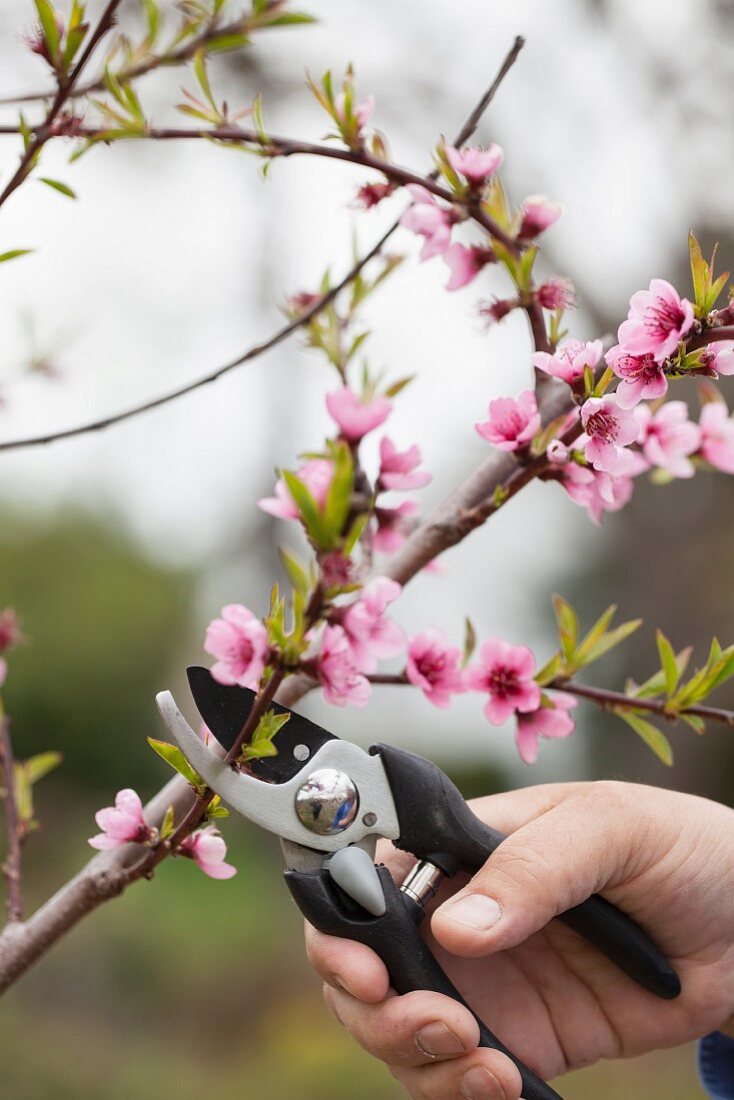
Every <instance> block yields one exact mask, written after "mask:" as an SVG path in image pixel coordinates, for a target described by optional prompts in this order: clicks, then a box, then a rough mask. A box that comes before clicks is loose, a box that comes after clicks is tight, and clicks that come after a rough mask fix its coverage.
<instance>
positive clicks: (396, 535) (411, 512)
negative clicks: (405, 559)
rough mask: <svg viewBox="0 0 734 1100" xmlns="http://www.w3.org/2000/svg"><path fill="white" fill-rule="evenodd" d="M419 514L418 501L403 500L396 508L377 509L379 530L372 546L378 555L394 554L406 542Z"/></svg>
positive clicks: (374, 536) (380, 507) (376, 515)
mask: <svg viewBox="0 0 734 1100" xmlns="http://www.w3.org/2000/svg"><path fill="white" fill-rule="evenodd" d="M419 512H420V505H419V504H418V501H417V500H403V501H401V503H400V504H398V505H396V507H395V508H385V507H383V506H382V505H380V506H379V507H377V508H375V519H376V520H377V530H376V531H375V534H374V535H373V537H372V546H373V547H374V549H375V550H376V551H377V553H378V554H394V553H395V551H396V550H398V549H399V548H400V547H401V546H402V545H403V543H404V542H405V539H406V538H407V536H408V534H409V533H410V531H411V530H412V528H413V520H414V518H415V516H417V514H418V513H419Z"/></svg>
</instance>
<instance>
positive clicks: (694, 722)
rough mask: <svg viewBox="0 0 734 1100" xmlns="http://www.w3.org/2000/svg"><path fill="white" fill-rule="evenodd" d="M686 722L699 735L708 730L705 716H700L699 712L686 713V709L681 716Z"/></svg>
mask: <svg viewBox="0 0 734 1100" xmlns="http://www.w3.org/2000/svg"><path fill="white" fill-rule="evenodd" d="M680 717H681V718H682V719H683V721H684V722H687V724H688V725H689V726H690V727H691V729H692V730H694V731H695V732H696V733H697V734H699V736H700V735H701V734H703V733H705V732H706V723H705V722H704V720H703V718H700V717H699V716H698V715H697V714H686V713H685V711H683V713H682V714H681V716H680Z"/></svg>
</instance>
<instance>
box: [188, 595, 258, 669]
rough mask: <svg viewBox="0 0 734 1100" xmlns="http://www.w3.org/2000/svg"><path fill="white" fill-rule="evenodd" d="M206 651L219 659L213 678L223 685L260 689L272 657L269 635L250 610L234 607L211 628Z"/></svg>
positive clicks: (223, 611) (210, 625) (237, 605)
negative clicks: (268, 657)
mask: <svg viewBox="0 0 734 1100" xmlns="http://www.w3.org/2000/svg"><path fill="white" fill-rule="evenodd" d="M204 649H205V650H206V652H207V653H210V654H211V655H212V657H216V658H217V661H216V664H214V665H213V666H212V676H213V677H214V679H215V680H218V681H219V683H220V684H239V685H240V687H246V688H252V689H256V688H257V686H258V684H259V682H260V677H261V676H262V674H263V671H264V669H265V662H266V660H267V656H268V633H267V630H266V629H265V627H264V626H263V624H262V623H261V622H260V620H259V619H258V618H256V617H255V616H254V615H253V613H252V612H251V611H249V610H248V609H247V608H246V607H243V605H242V604H240V603H230V604H227V606H226V607H223V608H222V616H221V618H219V619H214V620H213V622H211V623H210V624H209V626H208V627H207V631H206V638H205V640H204Z"/></svg>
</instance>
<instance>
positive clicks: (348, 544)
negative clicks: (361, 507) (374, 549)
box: [344, 512, 370, 554]
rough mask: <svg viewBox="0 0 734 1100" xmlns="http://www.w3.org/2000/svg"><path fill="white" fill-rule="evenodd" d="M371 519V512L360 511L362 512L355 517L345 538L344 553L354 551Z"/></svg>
mask: <svg viewBox="0 0 734 1100" xmlns="http://www.w3.org/2000/svg"><path fill="white" fill-rule="evenodd" d="M369 521H370V514H369V512H360V514H359V515H358V516H357V518H356V519H355V521H354V523H353V524H352V526H351V527H350V528H349V532H348V534H347V537H346V539H345V540H344V553H345V554H351V553H352V551H353V550H354V547H355V546H356V545H357V543H358V542H359V540H360V539H361V538H362V535H363V534H364V532H365V529H366V527H367V524H368V523H369Z"/></svg>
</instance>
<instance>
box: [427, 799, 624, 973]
mask: <svg viewBox="0 0 734 1100" xmlns="http://www.w3.org/2000/svg"><path fill="white" fill-rule="evenodd" d="M620 787H622V785H621V784H616V783H598V784H594V785H593V787H591V788H589V789H587V792H585V793H584V794H581V795H579V796H576V797H572V798H569V799H566V800H565V801H563V802H561V803H560V804H559V805H557V806H555V807H554V808H553V809H551V810H549V811H548V812H547V813H545V814H543V815H542V816H541V817H538V818H536V819H535V820H534V821H531V822H530V823H529V824H527V825H524V826H523V827H522V828H520V829H518V830H517V831H516V832H514V833H512V834H511V835H510V836H509V837H508V838H507V840H505V841H503V842H502V844H501V845H500V846H499V848H497V850H496V851H495V852H493V853H492V855H491V856H490V858H489V859H488V860H487V862H486V863H485V865H484V867H482V869H481V871H479V872H478V873H477V874H476V875H475V876H474V878H473V879H472V880H471V882H470V883H469V884H468V886H466V887H465V888H464V889H463V890H460V891H459V892H458V893H457V894H455V895H454V896H453V897H452V898H450V899H449V900H448V901H446V902H445V903H444V904H443V905H442V906H440V908H438V909H437V910H436V911H435V912H434V914H433V918H432V920H431V930H432V932H433V934H434V935H435V937H436V939H437V940H438V941H439V943H440V944H441V945H442V946H443V947H445V948H446V949H447V950H449V951H451V952H452V954H454V955H465V956H469V957H478V956H480V955H487V954H491V953H493V952H495V951H503V950H506V949H507V948H510V947H515V946H516V945H517V944H520V943H523V942H524V941H525V940H526V939H527V938H528V937H529V936H531V935H532V934H533V933H534V932H538V931H539V930H540V929H541V928H544V927H545V925H546V924H547V923H548V922H549V921H550V920H551V919H552V918H553V917H555V916H558V914H559V913H564V912H565V911H566V910H567V909H571V908H572V907H573V906H574V905H579V904H580V903H581V902H582V901H585V900H586V899H587V898H588V897H590V896H591V894H595V893H598V892H599V891H600V890H602V889H604V887H605V886H608V885H611V884H613V883H615V882H619V881H620V880H621V879H622V877H623V876H624V875H625V874H626V873H627V870H628V865H629V861H630V858H631V857H632V846H633V844H634V843H635V837H636V836H637V837H639V833H638V831H637V829H636V824H637V816H638V815H637V812H636V811H635V809H634V806H635V802H636V801H637V800H635V799H630V798H629V796H627V797H625V794H624V791H623V790H620ZM638 805H639V803H638ZM637 847H638V848H639V843H638V844H637Z"/></svg>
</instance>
